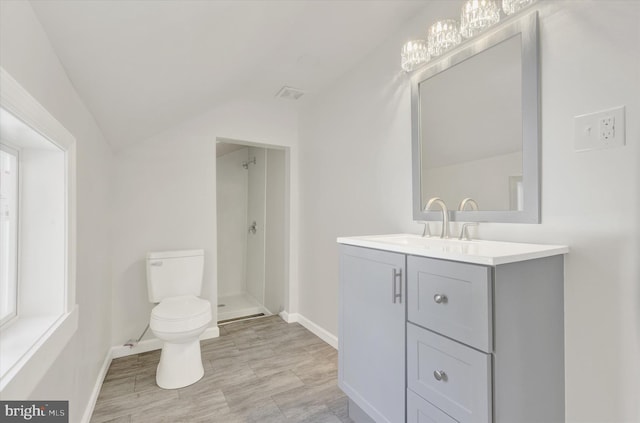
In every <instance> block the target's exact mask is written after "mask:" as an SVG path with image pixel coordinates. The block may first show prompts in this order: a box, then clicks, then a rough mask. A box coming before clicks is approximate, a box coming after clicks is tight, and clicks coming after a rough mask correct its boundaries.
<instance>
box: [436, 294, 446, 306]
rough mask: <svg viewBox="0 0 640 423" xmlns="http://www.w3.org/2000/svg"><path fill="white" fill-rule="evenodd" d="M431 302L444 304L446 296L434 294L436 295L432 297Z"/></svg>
mask: <svg viewBox="0 0 640 423" xmlns="http://www.w3.org/2000/svg"><path fill="white" fill-rule="evenodd" d="M433 301H435V302H436V304H442V303H446V302H447V296H446V295H443V294H436V295H434V296H433Z"/></svg>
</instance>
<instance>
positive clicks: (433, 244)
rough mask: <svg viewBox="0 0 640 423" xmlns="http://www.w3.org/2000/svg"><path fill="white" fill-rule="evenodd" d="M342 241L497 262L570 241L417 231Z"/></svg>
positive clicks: (550, 250) (555, 249)
mask: <svg viewBox="0 0 640 423" xmlns="http://www.w3.org/2000/svg"><path fill="white" fill-rule="evenodd" d="M338 243H340V244H346V245H354V246H357V247H366V248H374V249H377V250H386V251H393V252H397V253H404V254H410V255H414V256H422V257H431V258H438V259H445V260H454V261H462V262H466V263H475V264H484V265H489V266H495V265H498V264H505V263H514V262H517V261H524V260H531V259H536V258H542V257H549V256H555V255H558V254H566V253H568V252H569V247H567V246H566V245H543V244H523V243H518V242H502V241H485V240H479V239H474V240H471V241H459V240H457V239H451V238H449V239H440V238H438V237H433V236H432V237H421V236H420V235H414V234H392V235H372V236H356V237H341V238H338Z"/></svg>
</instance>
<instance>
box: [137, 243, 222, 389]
mask: <svg viewBox="0 0 640 423" xmlns="http://www.w3.org/2000/svg"><path fill="white" fill-rule="evenodd" d="M203 268H204V251H203V250H185V251H166V252H155V253H147V288H148V293H149V301H150V302H152V303H157V305H156V306H155V307H154V308H153V310H152V311H151V318H150V321H149V327H150V328H151V331H152V332H153V333H154V334H155V336H156V337H157V338H158V339H160V340H162V341H163V346H162V353H161V354H160V363H159V364H158V368H157V370H156V383H157V384H158V386H159V387H161V388H164V389H177V388H182V387H184V386H187V385H191V384H192V383H196V382H197V381H198V380H200V379H201V378H202V376H203V375H204V368H203V366H202V357H201V354H200V335H202V333H204V331H205V330H206V329H207V327H208V326H209V323H210V322H211V303H209V301H207V300H203V299H202V298H198V296H199V295H200V293H201V290H202V276H203Z"/></svg>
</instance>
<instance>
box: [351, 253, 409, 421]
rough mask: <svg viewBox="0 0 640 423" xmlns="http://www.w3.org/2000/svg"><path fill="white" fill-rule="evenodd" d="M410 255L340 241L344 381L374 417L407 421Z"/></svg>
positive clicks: (362, 407)
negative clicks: (407, 275)
mask: <svg viewBox="0 0 640 423" xmlns="http://www.w3.org/2000/svg"><path fill="white" fill-rule="evenodd" d="M405 302H406V286H405V255H404V254H398V253H390V252H386V251H379V250H371V249H367V248H357V247H352V246H347V245H341V246H340V306H339V307H340V325H339V338H338V340H339V341H338V342H339V346H338V355H339V367H338V385H339V386H340V388H341V389H342V390H343V391H344V392H345V393H346V394H347V395H348V396H349V398H350V399H351V401H352V402H353V403H355V404H356V405H357V406H358V407H359V408H360V409H362V411H364V412H365V413H367V414H368V415H369V416H370V417H371V418H373V419H374V421H376V422H379V423H382V422H385V423H386V422H388V423H399V422H403V421H404V420H405V324H406V323H405V322H406V314H405V313H406V312H405V310H406V309H405Z"/></svg>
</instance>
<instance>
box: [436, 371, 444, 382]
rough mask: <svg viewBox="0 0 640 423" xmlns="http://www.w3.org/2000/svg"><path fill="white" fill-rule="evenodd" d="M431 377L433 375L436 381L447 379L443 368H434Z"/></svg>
mask: <svg viewBox="0 0 640 423" xmlns="http://www.w3.org/2000/svg"><path fill="white" fill-rule="evenodd" d="M433 377H435V378H436V380H438V381H444V382H446V381H447V374H446V373H445V372H444V370H434V371H433Z"/></svg>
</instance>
